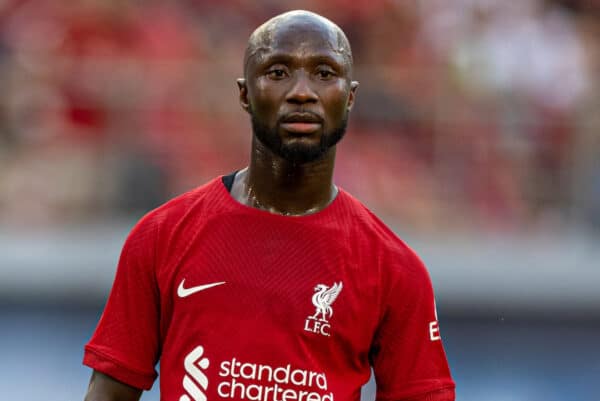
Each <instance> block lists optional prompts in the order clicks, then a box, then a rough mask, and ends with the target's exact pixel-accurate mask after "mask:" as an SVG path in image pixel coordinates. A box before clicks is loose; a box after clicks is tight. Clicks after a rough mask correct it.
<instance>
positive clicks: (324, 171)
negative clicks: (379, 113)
mask: <svg viewBox="0 0 600 401" xmlns="http://www.w3.org/2000/svg"><path fill="white" fill-rule="evenodd" d="M334 164H335V147H332V148H330V149H329V150H328V151H327V153H326V154H325V155H323V157H322V158H320V159H318V160H316V161H312V162H308V163H292V162H290V161H288V160H285V159H283V158H281V157H280V156H278V155H275V154H274V153H273V152H272V151H271V150H270V149H268V148H266V147H265V146H264V145H263V144H262V143H261V142H260V141H259V140H258V139H256V138H254V139H253V141H252V153H251V157H250V165H249V166H248V168H247V169H244V170H242V171H240V173H238V174H237V175H236V179H235V181H234V184H233V188H232V191H231V195H232V196H233V197H234V198H235V199H236V200H237V201H238V202H240V203H242V204H245V205H247V206H250V207H255V208H258V209H264V210H267V211H269V212H272V213H277V214H283V215H305V214H310V213H315V212H317V211H319V210H322V209H324V208H325V207H327V205H329V204H330V203H331V202H332V201H333V199H334V198H335V196H336V194H337V188H336V187H335V186H334V185H333V167H334Z"/></svg>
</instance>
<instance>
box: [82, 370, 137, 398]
mask: <svg viewBox="0 0 600 401" xmlns="http://www.w3.org/2000/svg"><path fill="white" fill-rule="evenodd" d="M141 395H142V390H140V389H137V388H135V387H131V386H128V385H127V384H125V383H121V382H120V381H118V380H116V379H113V378H112V377H110V376H107V375H105V374H104V373H100V372H98V371H97V370H94V372H93V373H92V377H91V379H90V384H89V386H88V391H87V394H86V395H85V401H139V399H140V397H141Z"/></svg>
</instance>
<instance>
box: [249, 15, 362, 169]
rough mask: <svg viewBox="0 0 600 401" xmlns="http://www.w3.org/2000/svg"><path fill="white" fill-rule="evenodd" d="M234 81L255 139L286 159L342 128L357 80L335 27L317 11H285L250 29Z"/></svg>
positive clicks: (313, 152)
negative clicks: (241, 75)
mask: <svg viewBox="0 0 600 401" xmlns="http://www.w3.org/2000/svg"><path fill="white" fill-rule="evenodd" d="M238 86H239V90H240V103H241V105H242V108H243V109H244V110H246V111H247V112H248V113H249V114H250V117H251V121H252V129H253V134H254V138H255V140H257V141H259V142H260V143H261V144H262V145H264V146H265V147H266V148H267V149H269V150H270V151H271V152H273V153H274V154H275V155H277V156H279V157H282V158H284V159H286V160H288V161H290V162H293V163H306V162H310V161H314V160H318V159H319V158H321V157H323V155H325V154H326V153H327V152H328V151H329V150H330V149H331V148H333V147H334V146H335V145H336V144H337V143H338V142H339V141H340V139H341V138H342V137H343V136H344V133H345V130H346V124H347V120H348V113H349V112H350V110H351V109H352V105H353V104H354V97H355V93H356V89H357V88H358V82H356V81H352V52H351V50H350V44H349V42H348V39H347V38H346V35H344V33H343V32H342V30H341V29H340V28H339V27H338V26H337V25H335V24H334V23H333V22H331V21H329V20H328V19H326V18H323V17H321V16H319V15H317V14H314V13H311V12H308V11H291V12H288V13H285V14H281V15H278V16H276V17H274V18H272V19H270V20H269V21H267V22H266V23H264V24H263V25H261V26H260V27H258V28H257V29H256V30H255V31H254V32H253V33H252V35H251V36H250V39H249V41H248V47H247V49H246V53H245V56H244V78H240V79H238Z"/></svg>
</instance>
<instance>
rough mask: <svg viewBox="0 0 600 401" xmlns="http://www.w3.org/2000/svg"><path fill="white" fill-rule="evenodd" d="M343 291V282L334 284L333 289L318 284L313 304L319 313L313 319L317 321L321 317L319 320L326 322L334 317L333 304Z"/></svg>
mask: <svg viewBox="0 0 600 401" xmlns="http://www.w3.org/2000/svg"><path fill="white" fill-rule="evenodd" d="M341 291H342V282H341V281H340V282H339V283H333V285H332V286H331V287H328V286H326V285H324V284H317V286H316V287H315V295H313V297H312V303H313V305H314V306H315V308H317V311H316V312H315V314H314V315H313V316H311V318H312V319H317V318H318V316H319V315H321V318H320V319H319V320H321V321H323V322H326V321H327V319H328V318H330V317H331V315H333V309H331V304H332V303H333V301H335V299H336V298H337V296H338V295H340V292H341Z"/></svg>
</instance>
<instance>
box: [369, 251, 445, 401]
mask: <svg viewBox="0 0 600 401" xmlns="http://www.w3.org/2000/svg"><path fill="white" fill-rule="evenodd" d="M407 259H408V260H407ZM396 264H398V261H396ZM400 264H401V266H397V267H396V268H394V269H392V272H391V278H390V279H389V280H388V281H387V283H386V284H388V286H387V290H386V291H387V293H385V294H383V295H384V306H383V316H382V320H381V322H380V324H379V327H378V329H377V332H376V335H375V338H374V341H373V344H372V347H371V350H370V358H371V363H372V365H373V370H374V372H375V380H376V384H377V401H391V400H395V401H398V400H411V401H453V400H454V382H453V380H452V378H451V376H450V370H449V367H448V362H447V359H446V354H445V351H444V348H443V345H442V340H441V337H440V331H439V326H438V319H437V313H436V310H435V301H434V294H433V288H432V285H431V280H430V278H429V274H428V273H427V270H426V269H425V266H424V265H423V263H422V262H421V260H420V259H419V258H418V257H417V256H416V255H415V254H413V253H411V254H410V257H409V258H404V257H403V258H402V263H400Z"/></svg>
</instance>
